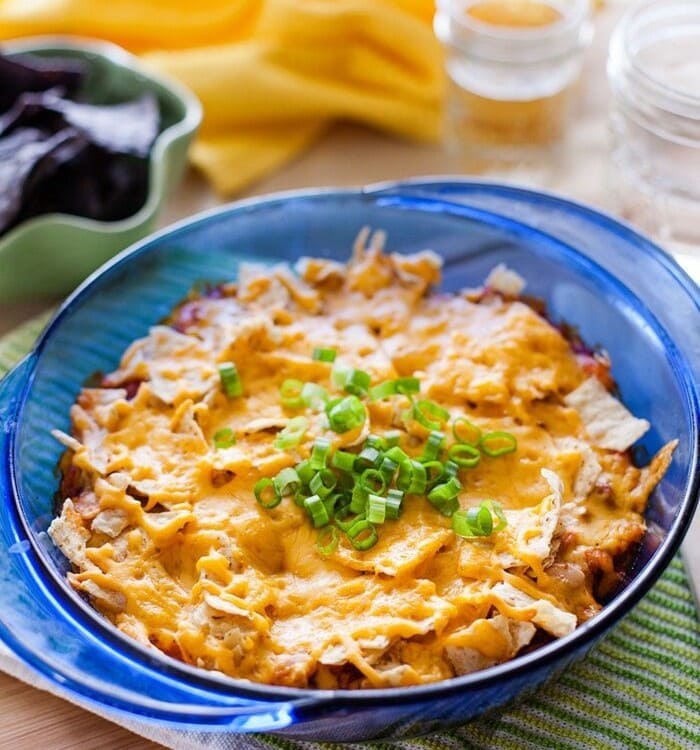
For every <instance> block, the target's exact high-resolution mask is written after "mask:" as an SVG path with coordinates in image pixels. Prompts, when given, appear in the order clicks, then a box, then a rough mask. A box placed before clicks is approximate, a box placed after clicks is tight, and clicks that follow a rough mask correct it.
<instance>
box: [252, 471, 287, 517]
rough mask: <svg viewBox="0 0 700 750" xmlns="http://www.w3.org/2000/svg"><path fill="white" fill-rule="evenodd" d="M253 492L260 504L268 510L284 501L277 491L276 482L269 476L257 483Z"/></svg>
mask: <svg viewBox="0 0 700 750" xmlns="http://www.w3.org/2000/svg"><path fill="white" fill-rule="evenodd" d="M253 494H254V495H255V499H256V500H257V501H258V502H259V503H260V505H262V507H263V508H266V509H267V510H270V509H271V508H276V507H277V506H278V505H279V504H280V503H281V502H282V496H281V495H280V494H279V493H278V492H277V489H276V488H275V483H274V482H273V481H272V479H270V478H269V477H263V478H262V479H259V480H258V481H257V482H256V483H255V487H253Z"/></svg>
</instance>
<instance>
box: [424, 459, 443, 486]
mask: <svg viewBox="0 0 700 750" xmlns="http://www.w3.org/2000/svg"><path fill="white" fill-rule="evenodd" d="M421 463H422V464H423V468H424V469H425V473H426V477H427V483H428V485H433V484H435V483H436V482H439V481H440V479H442V476H443V474H444V473H445V466H444V464H443V463H442V461H425V462H421Z"/></svg>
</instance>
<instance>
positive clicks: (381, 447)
mask: <svg viewBox="0 0 700 750" xmlns="http://www.w3.org/2000/svg"><path fill="white" fill-rule="evenodd" d="M365 448H376V450H378V451H385V450H386V449H387V445H386V442H385V440H384V438H383V437H380V436H379V435H367V440H365Z"/></svg>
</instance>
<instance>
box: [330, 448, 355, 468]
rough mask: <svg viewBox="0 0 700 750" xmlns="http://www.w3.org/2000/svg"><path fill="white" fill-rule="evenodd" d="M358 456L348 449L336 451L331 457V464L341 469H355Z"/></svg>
mask: <svg viewBox="0 0 700 750" xmlns="http://www.w3.org/2000/svg"><path fill="white" fill-rule="evenodd" d="M356 460H357V456H356V455H355V454H354V453H349V452H348V451H336V452H335V453H334V454H333V458H331V466H333V467H334V468H336V469H340V471H353V469H354V468H355V461H356Z"/></svg>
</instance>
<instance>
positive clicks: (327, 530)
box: [316, 525, 339, 556]
mask: <svg viewBox="0 0 700 750" xmlns="http://www.w3.org/2000/svg"><path fill="white" fill-rule="evenodd" d="M338 540H339V536H338V529H336V527H335V526H330V525H329V526H324V527H323V528H322V529H319V531H318V536H317V537H316V548H317V549H318V551H319V552H320V553H321V554H322V555H325V556H328V555H332V554H333V553H334V552H335V549H336V547H337V546H338Z"/></svg>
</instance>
